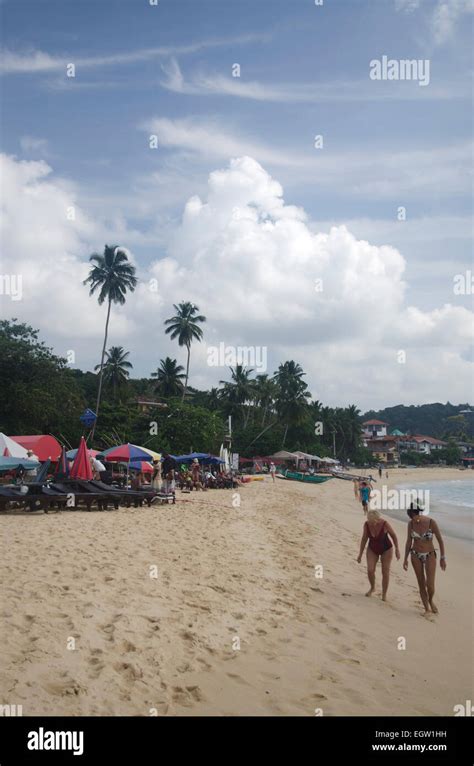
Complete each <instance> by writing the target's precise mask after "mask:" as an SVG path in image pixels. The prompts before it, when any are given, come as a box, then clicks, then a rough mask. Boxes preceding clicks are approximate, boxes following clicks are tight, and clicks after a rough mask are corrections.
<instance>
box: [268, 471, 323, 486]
mask: <svg viewBox="0 0 474 766" xmlns="http://www.w3.org/2000/svg"><path fill="white" fill-rule="evenodd" d="M279 476H280V478H281V479H289V480H290V481H303V482H305V483H306V484H322V483H323V482H324V481H329V479H332V476H316V475H315V474H310V473H300V472H299V471H283V472H282V473H280V474H279Z"/></svg>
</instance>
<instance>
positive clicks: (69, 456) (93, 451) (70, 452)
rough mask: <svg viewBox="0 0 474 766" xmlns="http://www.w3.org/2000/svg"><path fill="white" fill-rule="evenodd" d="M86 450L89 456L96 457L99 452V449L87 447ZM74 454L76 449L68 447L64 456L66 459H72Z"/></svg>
mask: <svg viewBox="0 0 474 766" xmlns="http://www.w3.org/2000/svg"><path fill="white" fill-rule="evenodd" d="M87 451H88V453H89V456H90V457H96V456H97V455H98V454H99V450H97V449H88V450H87ZM76 455H77V449H69V450H68V451H67V452H66V457H67V459H68V460H74V458H75V457H76Z"/></svg>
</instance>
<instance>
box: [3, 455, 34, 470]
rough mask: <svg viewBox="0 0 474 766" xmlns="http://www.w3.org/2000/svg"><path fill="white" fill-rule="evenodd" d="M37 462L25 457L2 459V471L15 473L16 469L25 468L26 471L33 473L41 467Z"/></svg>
mask: <svg viewBox="0 0 474 766" xmlns="http://www.w3.org/2000/svg"><path fill="white" fill-rule="evenodd" d="M39 465H40V464H39V462H38V461H37V460H29V459H28V458H23V457H3V456H1V457H0V471H14V470H15V469H16V468H23V469H24V470H25V471H32V470H33V469H34V468H38V467H39Z"/></svg>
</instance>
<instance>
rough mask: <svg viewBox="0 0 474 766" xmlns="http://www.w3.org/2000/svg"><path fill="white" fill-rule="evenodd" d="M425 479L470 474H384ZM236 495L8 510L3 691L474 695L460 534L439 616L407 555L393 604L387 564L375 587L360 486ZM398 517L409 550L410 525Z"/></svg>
mask: <svg viewBox="0 0 474 766" xmlns="http://www.w3.org/2000/svg"><path fill="white" fill-rule="evenodd" d="M414 474H416V480H418V481H423V480H427V479H429V480H432V479H435V478H440V479H449V478H456V479H459V478H465V479H466V480H472V479H474V474H473V475H472V478H471V474H470V472H460V471H455V470H450V469H444V470H440V469H438V470H428V471H422V470H417V471H416V472H410V471H401V470H399V471H393V472H391V477H390V479H389V482H388V483H389V484H391V485H393V484H395V483H403V482H406V481H407V480H408V481H410V480H411V477H413V475H414ZM240 494H241V507H240V508H234V507H233V506H232V497H233V494H232V493H231V492H230V491H223V490H222V491H209V492H206V493H192V494H191V495H179V493H178V501H177V504H176V505H175V506H166V507H162V508H160V507H155V508H151V509H145V508H143V509H129V510H127V509H120V510H119V511H108V512H103V513H99V512H92V513H87V512H82V511H80V512H78V511H74V512H71V511H69V512H63V513H60V514H48V515H44V514H34V515H17V516H14V515H2V516H1V517H0V529H1V531H2V552H3V553H2V561H1V570H2V571H1V577H2V585H3V594H2V602H1V618H2V619H1V625H2V628H1V645H2V663H1V665H2V671H1V677H0V703H1V704H6V703H9V704H17V705H18V704H21V705H23V714H24V715H117V714H121V715H150V711H152V712H153V710H155V711H156V712H157V713H158V714H159V715H162V714H168V715H186V714H192V715H195V714H197V715H207V714H214V715H215V714H222V715H243V714H246V715H272V714H276V715H289V714H292V715H311V716H312V715H314V714H315V709H322V712H323V714H324V715H337V714H342V715H422V714H424V715H452V713H453V706H454V705H455V704H458V703H464V702H465V700H467V699H473V698H474V697H473V684H472V670H473V662H472V617H473V609H472V604H473V598H472V597H473V578H472V574H473V560H472V549H471V547H470V546H468V545H466V544H463V543H461V542H459V541H456V540H451V539H449V538H446V544H447V556H448V569H447V572H445V573H443V572H441V571H440V570H439V568H438V572H437V603H438V606H439V609H440V614H439V615H437V616H434V615H433V616H431V617H430V619H426V618H424V617H422V616H421V614H422V609H421V603H420V600H419V597H418V592H417V588H416V582H415V577H414V573H413V571H412V570H411V568H410V570H409V571H408V572H407V573H405V572H404V571H403V569H402V562H401V561H400V562H395V563H394V565H393V568H392V582H391V587H390V591H389V598H390V602H389V603H387V604H384V603H383V602H382V601H381V599H380V598H379V596H378V595H377V594H378V593H379V589H380V588H379V586H380V573H379V572H377V591H376V595H374V596H373V597H372V598H371V599H368V598H365V597H364V593H365V591H366V590H367V580H366V572H365V566H364V564H360V565H359V564H357V563H356V557H357V554H358V543H359V537H360V533H361V529H362V523H363V520H364V519H363V513H362V511H361V507H360V505H359V504H357V503H356V501H355V499H354V496H353V489H352V485H351V483H350V482H344V481H341V480H336V479H333V480H331V481H329V482H327V483H325V484H322V485H318V486H314V485H302V484H298V483H295V482H284V481H282V480H277V483H276V484H275V485H272V483H271V481H269V480H266V481H265V482H264V483H257V482H255V483H252V484H251V485H247V486H245V487H243V488H242V490H241V492H240ZM392 523H393V525H394V526H395V528H396V529H397V531H400V537H401V539H400V544H401V547H402V546H403V544H404V540H405V529H404V527H405V525H402V524H400V523H398V522H392ZM402 555H403V549H402ZM317 565H323V568H324V576H323V578H322V579H316V578H315V566H317ZM153 566H156V567H157V568H158V577H157V578H153V577H150V567H153ZM400 637H404V638H405V639H406V645H407V648H406V650H400V649H398V644H399V639H400ZM71 638H73V639H75V647H76V648H75V650H70V649H68V642H69V645H70V646H71V645H72V644H73V642H71V641H70V639H71ZM236 639H238V641H240V649H237V648H235V647H236V646H237V645H238V641H237V640H236Z"/></svg>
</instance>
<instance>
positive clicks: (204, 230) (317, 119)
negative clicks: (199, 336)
mask: <svg viewBox="0 0 474 766" xmlns="http://www.w3.org/2000/svg"><path fill="white" fill-rule="evenodd" d="M0 13H1V16H2V27H1V28H2V32H1V39H0V42H1V50H0V101H1V106H2V114H1V119H0V141H1V151H2V154H1V165H2V168H1V179H2V180H1V228H0V252H1V256H0V257H1V262H0V278H1V279H0V313H1V316H2V317H3V318H11V317H17V318H18V319H20V320H22V321H25V322H28V323H29V324H31V325H33V326H34V327H35V328H38V329H39V330H40V333H41V337H42V338H43V339H44V340H45V341H46V342H47V343H48V345H50V346H51V347H52V348H53V349H54V351H55V353H57V354H59V355H61V356H66V355H67V356H68V359H69V360H70V363H71V366H72V367H78V368H80V369H83V370H86V369H89V370H91V369H93V368H94V366H95V365H96V364H97V363H98V362H99V361H100V351H101V345H102V338H103V329H104V323H105V306H102V307H101V306H99V305H98V304H97V301H96V299H95V297H94V298H91V297H89V294H88V289H87V288H86V287H85V286H84V285H83V284H82V282H83V280H84V279H85V278H86V276H87V274H88V270H89V268H90V264H89V260H88V259H89V256H90V255H91V254H92V253H94V252H102V251H103V248H104V245H105V244H106V243H107V244H111V245H112V244H116V245H120V246H121V247H124V248H126V249H127V252H128V253H129V255H130V258H131V260H132V261H133V263H134V264H135V266H136V268H137V276H138V277H139V285H138V287H137V290H136V291H135V293H133V294H131V295H129V297H128V299H127V303H126V305H125V306H124V307H113V309H112V316H111V325H110V334H109V343H108V346H111V345H120V346H123V347H124V348H125V349H126V350H128V351H129V352H130V360H131V362H132V363H133V375H134V376H136V377H141V376H149V375H150V373H151V372H152V371H154V370H156V368H157V367H158V365H159V361H160V359H163V358H165V357H166V356H171V357H172V358H177V359H178V361H179V362H180V363H181V364H185V361H186V355H185V351H184V349H182V348H179V347H178V345H177V343H176V342H173V341H171V340H170V339H169V337H168V336H165V334H164V328H163V321H164V320H165V319H166V318H167V317H169V316H171V315H173V314H174V310H173V304H174V303H179V302H180V301H191V302H193V303H195V304H196V305H197V306H198V307H199V310H200V313H202V314H204V315H205V316H206V317H207V321H206V324H205V327H204V339H203V342H202V343H200V344H197V343H196V344H194V345H193V348H192V353H191V374H190V384H191V385H192V386H195V387H197V388H210V387H211V386H216V385H218V382H219V380H221V379H225V378H228V377H229V372H228V369H227V367H226V363H225V359H223V358H220V359H219V360H218V364H217V365H216V364H215V363H212V364H211V363H210V359H211V358H214V359H215V357H214V356H212V349H213V348H216V347H217V348H220V347H221V345H220V344H224V347H226V348H228V349H234V351H235V353H237V351H238V349H239V347H240V348H246V349H249V351H248V352H247V353H248V354H249V356H248V357H247V358H248V359H250V360H252V353H254V354H255V359H256V360H260V362H261V360H262V359H264V360H265V364H262V363H260V364H259V368H258V370H257V371H258V372H267V373H268V374H270V375H271V374H273V372H274V371H275V370H276V369H277V367H278V365H279V364H280V363H281V362H283V361H286V360H288V359H294V360H295V361H297V362H299V363H300V364H301V365H302V367H303V369H304V370H305V372H306V380H307V383H308V385H309V389H310V391H311V392H312V395H313V397H314V398H315V399H319V400H320V401H322V402H323V403H324V404H326V405H330V406H336V405H337V406H346V405H348V404H352V403H354V404H357V405H358V406H359V407H360V408H361V409H362V410H367V409H371V408H374V409H379V408H383V407H385V406H392V405H395V404H422V403H427V402H433V401H441V402H445V401H448V400H449V401H451V402H453V403H458V402H467V401H469V400H470V399H472V394H471V392H472V382H473V359H472V340H473V329H474V323H473V321H472V320H473V316H472V293H473V291H474V287H473V284H472V274H473V272H474V269H473V264H472V257H471V242H472V193H471V189H472V177H471V170H472V95H471V89H472V82H471V75H472V64H473V60H472V46H471V36H472V22H473V18H474V0H322V2H321V0H316V2H315V1H314V0H291V2H289V1H288V0H258V2H257V1H256V0H226V1H225V2H224V1H223V0H200V2H195V0H157V1H156V2H155V0H107V1H105V0H94V1H92V0H90V1H89V0H34V2H30V1H29V0H3V2H1V3H0ZM384 57H385V58H384ZM405 60H408V61H410V62H413V64H410V66H409V67H408V68H407V69H404V68H403V65H401V64H400V62H403V61H405ZM384 61H385V69H384V68H383V62H384ZM374 62H375V64H374ZM379 62H380V63H379ZM390 62H392V63H391V64H390ZM377 67H379V69H378V70H377ZM377 71H378V73H379V75H380V79H375V77H376V73H377ZM374 73H375V74H374ZM404 74H405V77H403V75H404ZM408 75H409V78H408ZM252 349H253V352H252ZM71 352H72V353H71Z"/></svg>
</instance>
